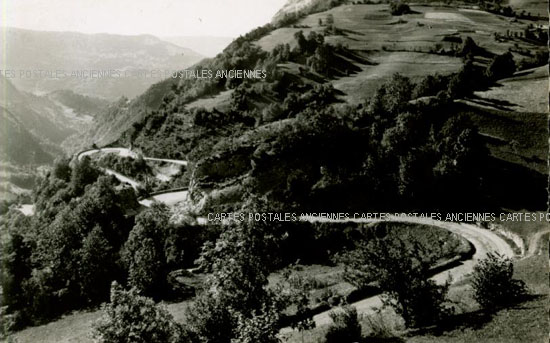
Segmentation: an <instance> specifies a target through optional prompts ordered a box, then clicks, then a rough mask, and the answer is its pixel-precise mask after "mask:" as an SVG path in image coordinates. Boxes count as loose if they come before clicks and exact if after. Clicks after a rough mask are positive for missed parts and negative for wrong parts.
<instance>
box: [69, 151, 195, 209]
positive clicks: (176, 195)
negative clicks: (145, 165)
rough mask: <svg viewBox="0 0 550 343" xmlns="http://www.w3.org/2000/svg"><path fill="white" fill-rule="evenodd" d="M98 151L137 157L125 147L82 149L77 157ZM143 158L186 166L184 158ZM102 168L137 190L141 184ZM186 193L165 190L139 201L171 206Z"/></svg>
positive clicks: (183, 199)
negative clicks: (157, 202)
mask: <svg viewBox="0 0 550 343" xmlns="http://www.w3.org/2000/svg"><path fill="white" fill-rule="evenodd" d="M100 152H101V153H116V154H118V155H119V156H123V157H131V158H137V157H138V154H137V153H135V152H133V151H132V150H130V149H127V148H101V149H92V150H86V151H82V152H80V153H78V154H77V159H78V160H79V161H80V160H82V158H84V157H85V156H90V155H93V154H96V153H100ZM143 159H144V160H146V161H156V162H166V163H173V164H178V165H182V166H187V161H184V160H173V159H166V158H156V157H146V156H144V157H143ZM104 170H105V173H107V174H109V175H114V176H115V177H116V178H117V179H118V180H119V181H121V182H124V183H127V184H129V185H130V186H132V187H133V188H134V189H135V190H137V189H138V187H139V186H140V185H141V184H140V182H138V181H136V180H134V179H131V178H129V177H127V176H125V175H122V174H120V173H118V172H116V171H114V170H112V169H107V168H105V169H104ZM188 195H189V192H188V191H182V190H177V191H174V192H166V193H163V194H157V195H153V196H151V197H149V198H147V199H143V200H140V201H139V203H140V204H142V205H143V206H146V207H150V206H151V204H152V203H153V202H154V201H159V202H162V203H164V204H166V205H168V206H172V205H175V204H176V203H178V202H181V201H185V200H187V197H188Z"/></svg>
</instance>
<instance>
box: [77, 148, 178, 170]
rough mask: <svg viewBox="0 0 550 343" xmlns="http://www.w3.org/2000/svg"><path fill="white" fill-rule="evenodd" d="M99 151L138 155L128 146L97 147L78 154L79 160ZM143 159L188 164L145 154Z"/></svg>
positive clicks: (126, 155)
mask: <svg viewBox="0 0 550 343" xmlns="http://www.w3.org/2000/svg"><path fill="white" fill-rule="evenodd" d="M98 152H106V153H117V154H118V155H119V156H122V157H132V158H137V157H138V154H136V153H135V152H133V151H132V150H130V149H127V148H102V149H95V150H88V151H84V152H81V153H79V154H78V160H79V161H80V160H81V159H82V158H83V157H84V156H90V155H93V154H96V153H98ZM143 159H144V160H146V161H158V162H167V163H174V164H179V165H182V166H186V165H187V161H184V160H171V159H167V158H156V157H147V156H143Z"/></svg>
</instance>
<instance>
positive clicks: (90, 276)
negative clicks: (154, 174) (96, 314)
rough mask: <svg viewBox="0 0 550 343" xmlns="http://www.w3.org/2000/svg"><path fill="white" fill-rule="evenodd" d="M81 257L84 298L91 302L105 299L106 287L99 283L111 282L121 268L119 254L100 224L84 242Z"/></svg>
mask: <svg viewBox="0 0 550 343" xmlns="http://www.w3.org/2000/svg"><path fill="white" fill-rule="evenodd" d="M80 257H81V261H82V263H81V270H80V273H81V275H82V276H81V290H82V293H83V294H82V296H83V298H85V299H87V301H88V303H91V304H94V303H97V302H99V301H104V300H105V299H104V297H105V289H104V288H103V287H98V285H108V284H110V283H111V282H112V281H113V280H115V279H116V278H117V272H119V270H118V268H117V267H116V260H117V259H118V256H117V255H116V252H115V251H114V249H113V247H112V246H111V244H110V243H109V241H107V239H106V238H105V234H104V233H103V230H102V228H101V227H100V226H95V227H94V228H93V230H92V231H91V232H90V233H89V234H88V235H87V236H86V238H85V239H84V241H83V242H82V248H81V252H80Z"/></svg>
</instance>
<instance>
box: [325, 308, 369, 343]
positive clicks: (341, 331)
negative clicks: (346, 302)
mask: <svg viewBox="0 0 550 343" xmlns="http://www.w3.org/2000/svg"><path fill="white" fill-rule="evenodd" d="M330 318H331V319H332V322H333V324H332V325H331V326H329V328H328V330H327V333H326V334H325V343H355V342H360V341H361V338H362V337H361V324H359V320H358V319H357V310H356V309H355V307H353V306H346V307H343V308H340V309H338V310H336V311H332V312H330Z"/></svg>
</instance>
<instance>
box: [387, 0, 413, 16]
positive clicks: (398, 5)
mask: <svg viewBox="0 0 550 343" xmlns="http://www.w3.org/2000/svg"><path fill="white" fill-rule="evenodd" d="M390 12H391V14H392V15H402V14H407V13H411V9H410V7H409V5H407V4H406V3H404V2H402V1H400V0H396V1H391V2H390Z"/></svg>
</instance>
